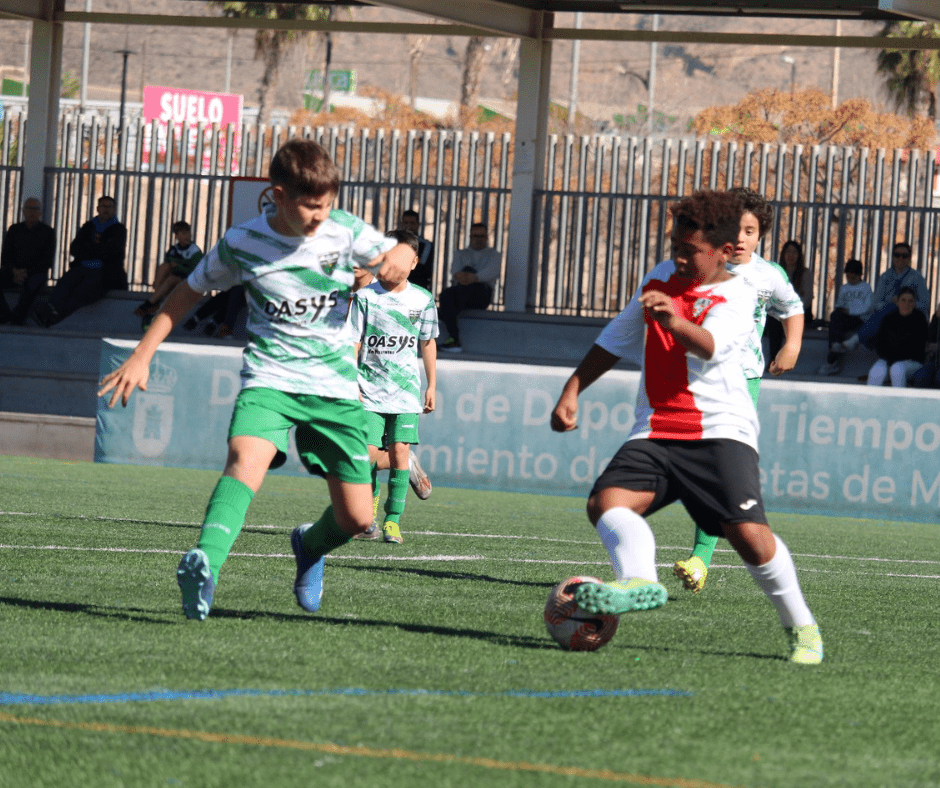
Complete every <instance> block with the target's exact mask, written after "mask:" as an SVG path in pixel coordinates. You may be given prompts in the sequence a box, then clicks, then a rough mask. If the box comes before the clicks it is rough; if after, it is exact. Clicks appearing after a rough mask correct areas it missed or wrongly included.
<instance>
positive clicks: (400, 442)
mask: <svg viewBox="0 0 940 788" xmlns="http://www.w3.org/2000/svg"><path fill="white" fill-rule="evenodd" d="M387 235H388V236H389V237H392V238H394V239H395V240H397V241H398V242H399V243H402V244H408V245H409V246H410V247H411V248H412V249H413V250H414V260H413V265H417V263H418V238H417V236H416V235H415V234H414V233H412V232H409V231H407V230H393V231H392V232H389V233H387ZM349 319H350V322H351V323H352V328H353V333H354V335H355V337H356V346H355V347H356V355H357V357H358V358H359V391H360V392H361V394H362V402H363V406H364V407H365V410H366V421H367V424H368V428H367V431H368V438H367V440H368V443H369V459H370V460H371V461H372V494H373V505H372V510H373V517H375V516H376V515H377V514H378V504H379V497H380V489H379V483H378V478H377V474H378V464H377V460H378V456H379V452H380V449H381V447H382V446H383V445H386V444H387V445H388V457H389V464H390V468H389V474H388V495H387V496H386V499H385V519H384V523H383V525H382V529H381V531H379V528H378V525H377V523H376V522H375V521H374V520H373V523H372V525H371V526H370V528H369V530H367V531H366V532H365V533H362V534H359V535H358V536H357V538H358V539H378V538H379V536H380V535H381V536H382V537H383V538H384V539H385V541H386V542H391V543H394V544H402V542H403V539H402V535H401V527H400V520H401V515H402V513H403V512H404V511H405V499H406V495H407V492H408V484H409V477H410V473H411V471H410V461H411V455H412V452H411V446H412V445H415V444H417V443H418V416H419V414H420V413H430V412H431V411H433V410H434V404H435V399H436V396H437V373H436V367H437V342H436V341H435V338H436V337H437V334H438V329H437V308H436V307H435V306H434V296H432V295H431V294H430V293H429V292H428V291H427V290H425V289H424V288H423V287H419V286H418V285H416V284H412V283H411V282H409V281H408V280H405V281H403V282H399V283H397V284H395V283H391V282H387V281H384V280H382V279H381V278H379V279H377V280H376V281H374V282H372V283H371V284H369V285H366V286H365V287H363V288H361V289H360V290H357V291H356V294H355V296H353V302H352V308H351V309H350V315H349ZM419 345H420V347H421V359H422V361H423V364H424V373H425V377H426V378H427V388H426V389H425V392H424V397H423V399H422V397H421V372H420V369H419V367H418V347H419Z"/></svg>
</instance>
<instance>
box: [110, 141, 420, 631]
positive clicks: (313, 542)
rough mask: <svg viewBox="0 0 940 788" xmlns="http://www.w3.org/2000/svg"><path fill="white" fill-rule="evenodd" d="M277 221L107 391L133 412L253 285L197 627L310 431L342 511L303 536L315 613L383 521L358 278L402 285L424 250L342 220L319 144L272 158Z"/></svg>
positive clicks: (227, 251)
mask: <svg viewBox="0 0 940 788" xmlns="http://www.w3.org/2000/svg"><path fill="white" fill-rule="evenodd" d="M269 177H270V180H271V186H272V197H273V200H274V205H275V211H274V213H272V214H262V215H261V216H258V217H256V218H255V219H251V220H249V221H247V222H245V223H243V224H240V225H238V226H236V227H233V228H231V229H230V230H228V231H227V232H226V233H225V236H224V237H223V238H222V240H221V241H219V243H218V244H217V245H216V246H215V247H214V248H213V249H212V250H211V251H210V252H209V253H208V254H207V255H206V256H205V257H204V258H203V259H202V260H201V261H200V262H199V264H198V265H197V266H196V269H195V270H194V271H193V272H192V273H191V274H190V275H189V277H188V278H187V279H186V280H185V281H184V282H181V283H180V284H179V285H178V286H177V287H176V289H175V290H174V291H173V292H172V293H171V294H170V296H169V297H168V298H167V300H166V302H165V304H164V306H163V309H162V310H161V311H160V312H159V313H158V314H157V315H156V317H155V319H154V321H153V324H152V325H151V326H150V328H149V330H148V331H147V333H146V334H145V335H144V337H143V338H142V339H141V341H140V343H139V344H138V345H137V347H136V348H135V349H134V351H133V352H132V353H131V355H130V357H129V358H128V359H127V360H126V361H125V362H124V363H123V364H122V365H121V366H120V367H118V368H117V369H116V370H114V371H113V372H111V373H110V374H108V375H106V376H105V377H104V378H103V379H102V381H101V388H100V391H99V396H101V395H104V394H107V393H108V392H112V394H111V398H110V401H109V406H111V407H114V405H115V403H116V402H117V401H118V399H120V400H121V403H122V404H123V405H125V406H126V405H127V402H128V400H129V398H130V396H131V394H132V393H133V391H134V390H135V389H137V388H139V389H141V390H146V388H147V378H148V376H149V369H150V362H151V360H152V358H153V355H154V353H155V352H156V350H157V348H158V346H159V345H160V343H161V342H162V341H163V340H164V339H166V337H167V336H168V335H169V334H170V332H171V331H172V329H173V327H174V326H175V325H177V324H178V323H179V321H180V320H182V319H183V318H184V317H185V316H186V315H187V313H188V312H189V311H190V310H191V309H192V308H193V307H194V306H195V305H196V304H197V303H198V302H199V300H200V298H202V295H203V294H204V293H206V292H208V291H210V290H227V289H228V288H230V287H233V286H235V285H243V286H244V288H245V294H246V297H247V301H248V325H247V330H248V344H247V346H246V348H245V352H244V355H243V367H242V389H241V392H240V393H239V395H238V398H237V400H236V402H235V410H234V413H233V414H232V421H231V425H230V427H229V438H228V458H227V460H226V463H225V470H224V471H223V474H222V478H221V479H220V480H219V483H218V484H217V485H216V488H215V490H214V491H213V493H212V497H211V498H210V500H209V505H208V507H207V509H206V515H205V519H204V521H203V525H202V531H201V533H200V536H199V542H198V545H197V546H196V548H194V549H193V550H190V551H189V552H188V553H186V554H185V555H184V556H183V558H182V560H181V561H180V563H179V567H178V569H177V582H178V583H179V586H180V590H181V592H182V597H183V612H184V613H185V614H186V617H187V618H190V619H195V620H199V621H202V620H204V619H205V618H206V616H208V615H209V610H210V608H211V606H212V600H213V596H214V593H215V588H216V584H217V582H218V578H219V569H220V568H221V567H222V564H223V563H224V562H225V559H226V558H227V556H228V553H229V551H230V550H231V547H232V544H233V543H234V542H235V539H236V537H237V536H238V534H239V532H240V530H241V528H242V525H243V523H244V520H245V514H246V512H247V510H248V505H249V504H250V503H251V500H252V498H253V497H254V495H255V493H256V492H257V491H258V489H259V488H260V487H261V483H262V482H263V481H264V477H265V474H266V473H267V470H268V468H269V466H270V465H271V462H272V460H274V459H275V456H276V455H277V454H278V452H284V451H286V449H287V446H288V432H289V430H290V429H291V427H294V426H296V428H297V431H296V443H297V450H298V453H299V454H300V459H301V461H302V462H303V464H304V466H305V467H306V468H307V470H308V471H309V472H310V473H311V474H316V475H320V476H325V477H326V483H327V487H328V489H329V494H330V501H331V505H330V506H328V507H327V509H326V511H324V512H323V515H322V516H321V517H320V519H319V520H318V521H317V522H316V523H310V524H306V525H302V526H300V527H298V528H295V529H294V531H293V532H292V533H291V548H292V549H293V552H294V555H295V558H296V561H297V575H296V579H295V581H294V595H295V597H296V599H297V603H298V604H299V605H300V606H301V607H302V608H303V609H304V610H307V611H310V612H314V611H316V610H318V609H319V607H320V600H321V598H322V595H323V564H324V556H325V555H326V554H327V553H329V552H330V551H331V550H333V549H335V548H336V547H339V546H340V545H343V544H345V543H346V542H348V541H349V540H350V539H352V537H353V536H354V535H355V534H357V533H360V532H362V531H365V530H366V529H367V528H368V527H369V525H370V524H371V522H372V495H371V484H370V481H371V473H370V468H369V452H368V448H367V446H366V434H365V416H364V412H363V409H362V403H361V402H360V401H359V390H358V387H357V385H356V359H355V355H354V352H353V343H352V337H351V335H350V331H349V326H348V323H347V319H346V317H347V311H348V306H349V293H350V290H351V288H352V284H353V268H354V267H356V266H358V267H368V268H369V269H371V270H373V271H375V272H376V273H377V274H378V275H380V276H381V277H382V279H383V280H384V281H388V282H401V281H404V280H405V279H406V277H407V276H408V273H409V272H410V271H411V264H412V259H413V257H414V252H413V251H412V249H411V247H409V246H408V245H407V244H396V243H395V241H394V240H391V239H389V238H386V237H385V236H384V235H383V234H382V233H381V232H379V231H378V230H376V229H375V228H373V227H371V226H370V225H367V224H366V223H365V222H363V221H362V220H361V219H358V218H356V217H355V216H352V215H351V214H348V213H346V212H345V211H340V210H333V209H332V207H331V206H332V204H333V201H334V199H335V198H336V195H337V193H338V191H339V172H338V170H337V169H336V167H335V165H334V164H333V162H332V161H331V160H330V157H329V154H327V152H326V151H325V150H324V149H323V148H322V147H320V146H319V145H317V144H316V143H315V142H312V141H310V140H301V139H293V140H290V141H288V142H286V143H285V144H284V145H283V146H281V148H280V149H279V150H278V151H277V153H276V154H275V155H274V158H273V159H272V161H271V166H270V170H269Z"/></svg>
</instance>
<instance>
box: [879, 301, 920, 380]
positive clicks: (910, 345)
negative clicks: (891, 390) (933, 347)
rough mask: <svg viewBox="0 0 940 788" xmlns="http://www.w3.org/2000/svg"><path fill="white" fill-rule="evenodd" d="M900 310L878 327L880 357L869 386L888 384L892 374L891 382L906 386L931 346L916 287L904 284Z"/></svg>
mask: <svg viewBox="0 0 940 788" xmlns="http://www.w3.org/2000/svg"><path fill="white" fill-rule="evenodd" d="M897 305H898V309H897V311H896V312H892V313H891V314H889V315H885V318H884V320H882V321H881V325H880V326H879V327H878V333H877V334H876V335H875V350H876V351H877V353H878V356H879V358H878V360H877V361H876V362H875V363H874V364H873V365H872V368H871V369H870V370H869V371H868V385H869V386H881V385H884V382H885V378H887V377H888V376H889V375H890V377H891V385H892V386H894V387H895V388H905V387H906V386H907V382H908V380H910V378H911V376H912V375H913V374H914V373H915V372H917V370H919V369H920V368H921V366H922V365H923V363H924V355H925V352H926V346H927V318H926V317H924V313H923V312H921V311H920V310H919V309H917V308H916V306H917V300H916V294H915V292H914V288H913V287H902V288H901V292H900V293H898V300H897Z"/></svg>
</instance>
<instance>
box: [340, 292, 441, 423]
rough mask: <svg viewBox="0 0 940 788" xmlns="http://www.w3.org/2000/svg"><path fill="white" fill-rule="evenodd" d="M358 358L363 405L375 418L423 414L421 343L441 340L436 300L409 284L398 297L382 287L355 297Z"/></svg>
mask: <svg viewBox="0 0 940 788" xmlns="http://www.w3.org/2000/svg"><path fill="white" fill-rule="evenodd" d="M349 319H350V323H351V324H352V328H353V332H354V333H355V335H356V340H357V341H359V342H361V343H362V349H361V351H360V353H359V358H360V361H359V390H360V391H361V392H362V404H363V405H364V406H365V409H366V410H369V411H372V412H374V413H421V411H423V410H424V401H423V400H422V398H421V369H420V367H419V363H418V341H419V340H422V339H424V340H427V339H434V338H435V337H436V336H437V333H438V330H437V308H436V307H435V306H434V296H432V295H431V294H430V293H429V292H428V291H427V290H425V289H424V288H423V287H418V285H415V284H412V283H410V282H409V283H408V286H407V287H406V288H405V289H404V290H402V291H401V292H399V293H392V292H390V291H388V290H386V289H385V288H384V287H382V285H380V284H379V283H378V282H373V283H372V284H370V285H368V286H367V287H363V288H362V289H361V290H359V291H358V292H357V293H356V295H355V296H354V297H353V303H352V309H351V310H350V315H349Z"/></svg>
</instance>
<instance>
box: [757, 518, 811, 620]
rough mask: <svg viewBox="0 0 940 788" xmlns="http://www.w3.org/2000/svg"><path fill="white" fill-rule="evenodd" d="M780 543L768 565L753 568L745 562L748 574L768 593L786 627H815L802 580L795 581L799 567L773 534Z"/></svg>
mask: <svg viewBox="0 0 940 788" xmlns="http://www.w3.org/2000/svg"><path fill="white" fill-rule="evenodd" d="M774 541H775V542H776V543H777V552H776V553H775V555H774V557H773V558H771V559H770V560H769V561H768V562H767V563H766V564H761V565H760V566H752V565H751V564H748V563H746V562H745V564H744V565H745V566H746V567H747V571H748V572H750V573H751V577H753V578H754V580H755V581H756V582H757V585H759V586H760V587H761V589H763V591H764V593H765V594H767V598H768V599H769V600H770V601H771V603H772V604H773V606H774V607H775V608H777V613H779V614H780V623H781V624H783V626H785V627H787V628H789V627H802V626H806V625H807V624H815V623H816V619H815V618H813V614H812V613H811V612H810V610H809V608H808V607H807V606H806V600H805V599H803V592H802V591H801V590H800V581H799V580H797V578H796V566H794V564H793V558H792V556H791V555H790V551H789V550H788V549H787V546H786V545H785V544H784V543H783V541H782V540H781V539H780V537H779V536H777V535H776V534H774Z"/></svg>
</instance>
